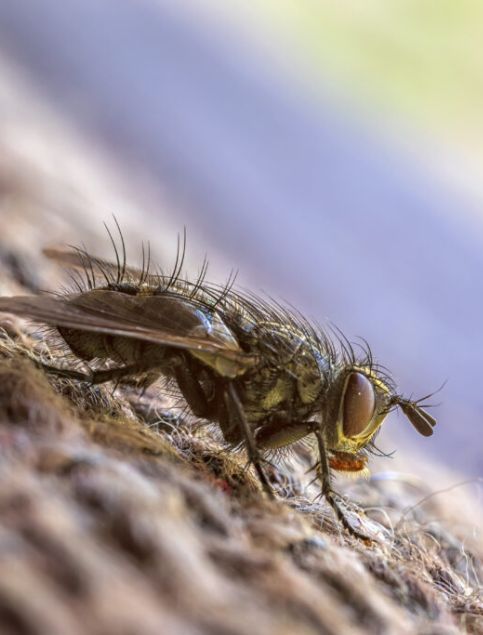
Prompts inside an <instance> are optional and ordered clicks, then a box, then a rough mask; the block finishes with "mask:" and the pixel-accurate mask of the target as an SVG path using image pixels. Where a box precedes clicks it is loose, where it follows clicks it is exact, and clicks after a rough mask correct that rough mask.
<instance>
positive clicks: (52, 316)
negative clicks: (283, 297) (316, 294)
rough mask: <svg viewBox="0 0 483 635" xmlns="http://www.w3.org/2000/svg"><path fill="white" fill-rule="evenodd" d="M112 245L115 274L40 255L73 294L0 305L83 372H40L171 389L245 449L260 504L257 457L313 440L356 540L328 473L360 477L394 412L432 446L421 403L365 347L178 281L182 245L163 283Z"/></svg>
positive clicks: (94, 264) (56, 254) (79, 256)
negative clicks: (60, 268) (44, 329)
mask: <svg viewBox="0 0 483 635" xmlns="http://www.w3.org/2000/svg"><path fill="white" fill-rule="evenodd" d="M116 224H117V223H116ZM118 230H119V226H118ZM108 232H109V230H108ZM119 234H120V245H121V250H119V249H118V247H117V245H116V243H115V241H114V240H113V237H112V235H111V233H110V232H109V236H110V239H111V242H112V244H113V246H114V251H115V255H116V263H109V262H106V261H104V260H100V259H98V258H96V257H94V256H92V255H90V254H89V253H87V252H86V251H85V250H83V249H75V248H73V249H69V250H65V251H64V250H57V249H50V250H46V252H45V253H46V255H47V256H48V257H50V258H54V259H55V260H57V261H59V262H61V263H63V264H64V265H67V266H68V267H70V268H72V269H77V270H80V271H82V273H83V276H82V277H80V275H79V276H78V277H77V278H73V279H74V281H75V285H76V289H75V291H73V292H70V293H66V294H61V295H51V296H49V295H44V296H17V297H10V298H0V311H2V312H7V313H14V314H17V315H19V316H21V317H24V318H28V319H31V320H33V321H35V322H40V323H44V324H47V325H50V326H53V327H55V329H57V331H58V333H59V334H60V336H61V337H62V338H63V339H64V341H65V343H66V344H67V345H68V347H69V348H70V350H71V351H72V353H73V354H74V355H75V356H76V357H77V358H79V359H80V360H82V361H83V362H85V363H91V366H92V370H91V372H90V373H83V372H80V371H78V370H74V369H63V368H54V367H51V366H44V368H45V369H46V370H47V371H48V372H50V373H54V374H57V375H60V376H64V377H69V378H71V379H73V380H79V381H89V382H92V383H93V384H100V383H103V382H109V381H116V382H122V381H129V380H132V379H133V378H134V379H136V378H139V377H144V384H145V385H147V384H149V383H153V382H154V381H156V380H157V379H158V378H160V377H164V378H167V379H170V380H174V382H175V383H176V384H177V387H178V389H179V391H180V393H181V394H182V396H183V397H184V399H185V400H186V403H187V404H188V406H189V408H190V410H191V411H192V413H193V414H194V415H195V416H196V417H198V418H201V419H206V420H208V421H211V422H213V423H216V424H217V425H218V426H219V428H220V430H221V432H222V435H223V437H224V439H225V441H226V443H227V446H228V447H229V448H232V449H233V448H236V447H240V446H242V447H244V448H245V449H246V452H247V454H248V458H249V461H250V463H251V464H253V466H254V469H255V471H256V473H257V475H258V478H259V480H260V482H261V485H262V487H263V489H264V491H265V492H266V494H267V495H268V496H269V497H271V498H272V497H273V490H272V487H271V485H270V482H269V479H268V477H267V475H266V473H265V469H264V462H265V461H266V457H267V455H268V454H269V453H270V452H271V451H273V450H276V449H278V448H283V447H285V446H289V445H291V444H293V443H295V442H296V441H298V440H300V439H302V438H304V437H306V436H308V435H314V436H315V439H316V441H317V448H318V455H319V456H318V463H317V474H318V476H319V478H320V481H321V491H322V494H323V495H324V496H325V498H326V500H327V501H328V503H329V504H330V505H331V507H332V508H333V510H334V511H335V513H336V515H337V517H338V518H339V520H340V521H341V523H342V524H343V526H344V527H345V528H346V529H347V530H349V531H350V532H351V533H352V534H355V535H357V536H359V537H362V538H366V537H365V536H363V535H362V534H359V532H357V531H356V530H355V529H354V528H353V527H352V525H351V524H350V523H349V521H348V520H347V518H346V516H345V514H344V511H343V509H342V507H341V505H340V500H339V496H338V495H337V494H336V493H335V492H334V490H333V489H332V485H331V469H333V470H336V471H342V472H352V473H361V472H363V471H364V470H365V469H366V463H367V450H368V449H369V448H370V447H371V442H372V441H373V439H374V436H375V434H376V433H377V432H378V430H379V429H380V427H381V425H382V423H383V421H384V419H385V417H386V416H387V414H388V413H389V412H390V411H391V410H392V409H394V408H397V407H399V408H400V409H401V410H402V412H403V414H404V415H405V416H406V418H407V419H408V420H409V422H410V423H411V424H412V425H413V426H414V428H415V429H416V430H417V431H418V432H419V433H420V434H421V435H423V436H430V435H432V434H433V427H434V426H435V424H436V420H435V419H434V418H433V417H432V416H431V415H430V414H428V412H427V411H426V410H425V406H424V405H423V404H422V401H423V400H424V399H426V398H424V399H423V400H417V401H415V400H412V399H409V398H405V397H403V396H402V395H400V394H399V393H398V392H397V390H396V386H395V385H394V382H393V381H392V379H391V378H390V376H389V375H388V373H387V372H386V371H385V370H384V369H383V368H382V367H381V366H379V365H378V364H377V363H376V362H375V361H374V359H373V357H372V355H371V352H370V349H369V347H367V350H366V351H365V352H364V353H363V354H362V355H361V356H359V357H358V356H357V355H356V353H355V351H354V349H353V347H352V346H351V344H350V343H349V342H348V341H347V340H346V339H345V338H344V337H343V336H341V335H339V336H337V337H336V338H333V337H329V336H328V335H327V334H326V333H324V332H323V331H322V330H321V329H320V328H319V327H317V326H315V325H313V324H312V323H311V322H309V321H308V320H306V319H305V318H303V317H302V316H301V315H300V314H299V313H297V312H296V311H294V310H292V309H290V308H287V307H284V306H282V305H280V304H278V303H276V302H273V301H267V300H265V299H263V298H260V297H257V296H255V295H252V294H250V293H245V292H240V291H236V290H235V289H234V288H233V281H229V282H228V284H227V285H226V286H225V287H220V286H218V285H214V284H209V283H208V282H207V281H206V262H205V263H204V265H203V267H202V271H201V274H200V276H199V278H198V279H197V280H195V281H193V282H191V281H189V280H188V279H186V278H184V277H183V276H182V267H183V259H184V253H185V245H186V237H185V236H184V240H183V241H182V243H183V244H182V245H181V246H180V244H179V241H178V256H177V259H176V264H175V266H174V268H173V271H172V273H171V274H170V275H165V274H163V273H159V274H153V273H151V272H150V257H149V249H148V251H147V252H146V251H145V250H144V248H143V265H142V268H141V269H140V270H137V269H133V268H130V267H128V266H127V264H126V249H125V244H124V239H123V236H122V234H121V232H120V230H119ZM106 362H107V363H108V364H109V366H108V367H107V368H106V367H105V366H106Z"/></svg>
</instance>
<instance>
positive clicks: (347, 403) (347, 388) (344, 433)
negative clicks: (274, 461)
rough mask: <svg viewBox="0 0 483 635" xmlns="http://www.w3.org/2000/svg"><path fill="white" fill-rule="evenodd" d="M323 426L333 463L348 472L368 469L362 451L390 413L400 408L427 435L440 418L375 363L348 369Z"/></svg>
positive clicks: (329, 402) (331, 397) (330, 401)
mask: <svg viewBox="0 0 483 635" xmlns="http://www.w3.org/2000/svg"><path fill="white" fill-rule="evenodd" d="M329 392H330V393H331V394H329V395H328V399H327V407H326V409H325V412H323V425H324V429H325V435H326V439H327V443H328V448H329V450H330V451H331V452H332V455H333V456H332V459H331V466H332V467H333V468H334V469H339V470H341V471H346V472H360V471H363V470H364V469H365V463H366V457H365V456H364V455H361V454H359V451H360V450H362V449H363V448H365V447H366V446H367V445H368V444H369V443H370V442H371V441H372V440H373V439H374V437H375V435H376V433H377V432H378V430H379V428H380V427H381V425H382V423H383V421H384V419H385V418H386V416H387V415H388V414H389V412H390V411H391V410H393V409H395V408H400V409H401V410H402V412H403V413H404V415H405V416H406V418H407V419H408V420H409V422H410V423H411V424H412V425H413V426H414V428H415V429H416V430H417V431H418V432H419V433H420V434H422V435H423V436H431V435H432V434H433V427H434V426H435V425H436V420H435V419H434V418H433V417H432V416H431V415H430V414H428V412H427V411H426V410H425V409H424V407H423V405H422V402H423V401H424V400H426V399H427V397H423V399H419V400H417V401H414V400H411V399H407V398H405V397H403V396H401V395H398V394H397V393H396V392H395V389H394V386H393V385H392V383H391V381H390V380H389V379H387V378H386V377H385V376H384V375H382V374H381V373H379V372H377V370H375V369H374V368H372V367H371V366H364V365H361V366H358V365H356V364H353V365H350V366H349V367H348V368H347V367H346V368H344V369H343V370H341V371H340V373H339V374H338V375H337V377H336V378H335V381H334V382H333V386H331V389H330V390H329Z"/></svg>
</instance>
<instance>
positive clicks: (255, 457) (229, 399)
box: [225, 382, 274, 499]
mask: <svg viewBox="0 0 483 635" xmlns="http://www.w3.org/2000/svg"><path fill="white" fill-rule="evenodd" d="M225 400H226V403H227V410H228V415H229V416H232V417H233V418H234V419H235V420H236V422H237V424H238V427H239V429H240V432H241V435H242V438H243V440H244V442H245V447H246V450H247V454H248V459H249V461H250V463H253V465H254V467H255V471H256V473H257V476H258V478H259V479H260V482H261V484H262V487H263V490H264V492H265V493H266V494H267V495H268V497H269V498H270V499H273V498H274V494H273V490H272V486H271V485H270V483H269V481H268V478H267V475H266V474H265V472H264V471H263V468H262V457H261V456H260V452H259V451H258V447H257V444H256V442H255V437H254V436H253V433H252V431H251V429H250V426H249V425H248V421H247V418H246V415H245V411H244V410H243V405H242V403H241V401H240V397H239V396H238V393H237V391H236V388H235V386H234V385H233V383H232V382H228V387H227V388H226V391H225Z"/></svg>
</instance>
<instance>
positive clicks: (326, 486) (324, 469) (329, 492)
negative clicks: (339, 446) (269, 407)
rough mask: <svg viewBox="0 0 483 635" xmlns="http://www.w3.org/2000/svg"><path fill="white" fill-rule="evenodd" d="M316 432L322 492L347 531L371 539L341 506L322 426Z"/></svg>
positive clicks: (362, 538)
mask: <svg viewBox="0 0 483 635" xmlns="http://www.w3.org/2000/svg"><path fill="white" fill-rule="evenodd" d="M314 434H315V437H316V439H317V445H318V448H319V464H318V469H319V477H320V480H321V485H322V494H323V496H324V497H325V499H326V501H327V502H328V503H329V505H330V506H331V507H332V509H333V510H334V512H335V514H336V516H337V518H338V519H339V521H340V522H341V523H342V525H343V526H344V527H345V529H347V531H348V532H349V533H350V534H352V535H353V536H355V537H356V538H359V539H360V540H364V541H367V540H370V538H369V537H368V536H366V535H365V534H363V533H361V532H359V531H357V529H354V527H353V526H352V525H351V524H350V522H349V521H348V520H347V518H346V515H345V513H344V510H343V509H342V507H341V506H340V503H339V500H338V499H339V498H340V495H339V494H337V492H334V490H333V489H332V486H331V482H330V479H331V474H330V468H329V457H328V456H327V449H326V447H325V440H324V437H323V436H322V431H321V430H320V428H318V427H317V428H316V429H315V430H314Z"/></svg>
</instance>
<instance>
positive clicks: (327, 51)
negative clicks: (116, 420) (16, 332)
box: [0, 0, 483, 486]
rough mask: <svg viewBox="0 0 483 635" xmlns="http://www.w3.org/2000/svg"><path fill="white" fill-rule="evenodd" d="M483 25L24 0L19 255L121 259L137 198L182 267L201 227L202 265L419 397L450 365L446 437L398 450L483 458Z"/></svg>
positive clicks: (0, 20) (139, 0)
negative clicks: (55, 246) (370, 358)
mask: <svg viewBox="0 0 483 635" xmlns="http://www.w3.org/2000/svg"><path fill="white" fill-rule="evenodd" d="M482 42H483V5H482V4H481V3H480V2H478V1H477V0H458V2H454V1H453V2H451V1H446V0H438V2H435V1H434V0H433V1H430V0H404V1H402V0H401V1H397V0H394V1H391V2H387V1H383V0H365V2H354V1H353V0H344V1H343V2H335V1H334V0H332V1H330V0H317V1H314V0H259V1H258V2H257V3H246V2H242V1H241V0H240V1H238V0H232V1H231V2H221V0H205V1H204V2H202V3H200V2H195V1H194V0H193V1H189V0H121V1H119V0H101V1H99V0H24V1H23V2H21V3H20V2H18V0H2V2H1V3H0V190H1V202H0V214H1V215H3V220H4V221H5V219H7V220H8V219H10V218H11V219H12V222H13V219H16V224H15V231H14V230H12V231H10V232H9V231H8V229H4V231H3V236H2V239H1V240H2V246H3V249H4V250H5V249H6V247H5V245H10V247H9V248H11V249H14V248H15V249H17V252H18V251H20V253H23V257H24V260H25V261H28V259H29V258H33V254H32V247H31V245H32V240H33V239H35V241H34V242H35V245H37V244H38V250H39V251H40V249H41V247H42V246H45V245H47V244H52V243H53V242H62V241H65V242H68V243H76V244H78V243H80V242H82V241H83V240H84V241H85V242H86V243H87V245H88V246H89V248H91V249H95V250H96V251H97V252H98V253H107V254H108V253H109V252H108V248H109V246H108V242H107V240H106V237H105V234H104V230H103V228H102V221H104V220H107V221H109V219H110V216H111V214H112V213H115V214H116V215H117V217H118V218H119V220H120V222H121V224H122V226H123V228H124V230H125V232H126V235H127V236H128V243H129V247H130V250H131V253H132V255H133V258H135V257H137V256H138V254H139V246H140V241H141V240H142V239H149V240H150V241H151V243H152V245H153V248H154V252H155V254H156V256H157V258H158V260H159V261H160V262H161V264H167V265H169V264H170V263H171V262H172V256H173V253H174V250H175V246H176V235H177V232H178V231H180V230H182V228H183V226H186V227H187V228H188V256H189V258H188V269H189V270H190V271H192V272H193V273H196V272H197V269H198V266H199V265H200V264H201V260H202V258H203V255H204V254H205V253H207V254H208V256H209V259H210V262H211V265H212V267H211V277H212V278H213V279H214V280H215V281H222V280H224V279H225V278H226V277H227V275H228V273H229V271H230V269H232V268H235V269H239V271H240V274H239V283H240V284H242V285H243V286H245V287H249V288H251V289H253V290H255V291H265V292H267V293H269V294H270V295H272V296H274V297H276V298H282V299H284V300H286V301H288V302H291V303H292V304H294V305H295V306H297V307H298V308H299V309H300V310H301V311H302V312H304V313H306V314H307V315H308V316H310V317H312V318H314V319H316V320H318V321H319V322H321V323H322V324H323V323H324V322H327V321H330V322H333V323H335V324H336V325H337V326H338V327H340V328H341V329H342V330H343V331H344V333H345V334H346V335H347V336H348V337H349V338H350V339H355V338H356V337H357V336H361V337H364V338H365V339H366V340H367V341H368V342H369V343H370V345H371V347H372V349H373V352H374V355H375V356H376V358H377V359H378V360H379V361H380V362H381V363H383V364H385V365H386V366H388V367H389V369H390V370H391V371H392V372H393V373H394V376H395V378H396V380H397V382H398V384H399V386H400V387H401V391H402V392H404V394H406V395H414V396H415V397H418V396H422V395H424V394H426V393H429V392H431V391H433V390H435V389H437V388H438V387H439V386H440V385H441V384H442V383H443V382H444V381H446V380H447V384H446V385H445V386H444V388H443V390H442V391H441V392H440V393H438V395H436V397H434V398H433V401H435V402H437V403H439V402H440V405H439V407H438V408H437V409H436V410H435V415H436V416H437V417H438V420H439V424H438V427H437V429H436V433H435V435H434V436H433V437H432V438H431V439H423V438H422V437H418V435H417V434H416V433H415V431H414V430H413V429H411V427H410V425H409V424H408V423H407V422H406V421H405V420H404V418H403V417H401V416H399V417H398V416H397V415H394V416H392V418H391V422H390V423H389V424H388V425H387V426H386V427H385V432H384V434H383V435H382V436H381V438H380V446H381V448H382V449H384V450H385V451H391V450H393V449H395V448H397V449H398V456H399V457H401V456H402V457H404V460H405V463H404V466H406V469H411V470H412V471H414V472H416V473H417V474H419V475H420V476H421V477H423V478H427V476H428V475H430V474H431V473H432V472H431V470H430V469H429V466H432V465H433V463H440V464H443V465H444V466H445V467H447V468H448V474H450V475H451V476H450V477H449V479H448V482H451V483H455V482H457V481H458V479H460V480H461V475H463V478H464V477H465V476H468V477H474V476H479V475H481V474H482V473H483V458H482V450H483V441H482V436H481V429H482V411H483V390H482V378H481V371H480V368H481V356H482V352H483V329H482V325H481V323H482V316H483V293H482V291H483V282H482V272H483V178H482V177H483V118H482V112H483V51H482V44H481V43H482ZM19 218H21V219H22V224H21V231H19V229H18V227H19V225H18V222H19ZM2 226H3V227H7V228H8V227H9V226H10V225H9V224H8V223H4V224H3V225H2ZM12 227H13V225H12ZM27 245H28V248H27ZM35 249H36V247H35ZM22 250H23V251H22ZM37 273H38V276H39V286H42V283H43V280H42V275H43V273H42V272H41V271H38V272H37ZM2 292H5V291H2ZM396 461H397V459H396ZM408 461H409V462H408ZM394 465H397V462H396V463H394ZM381 466H382V467H384V463H383V462H380V463H379V462H377V461H374V462H373V468H374V470H375V471H377V470H378V469H382V467H381ZM408 466H410V468H409V467H408ZM385 469H387V466H385ZM435 485H436V486H437V485H438V483H436V484H435Z"/></svg>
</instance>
